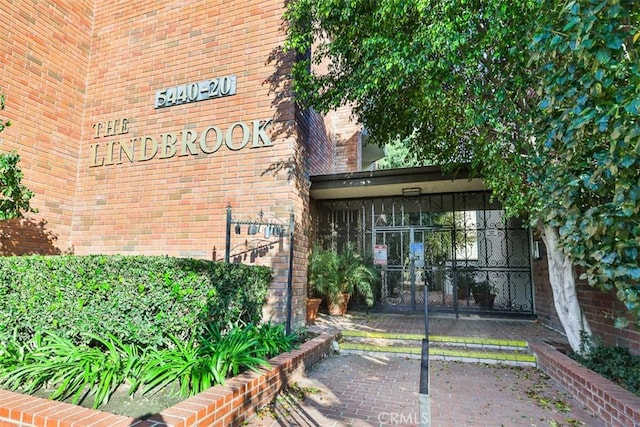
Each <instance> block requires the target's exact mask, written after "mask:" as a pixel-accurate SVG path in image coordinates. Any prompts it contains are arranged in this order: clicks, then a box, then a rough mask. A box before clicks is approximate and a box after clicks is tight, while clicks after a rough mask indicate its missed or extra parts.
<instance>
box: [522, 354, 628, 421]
mask: <svg viewBox="0 0 640 427" xmlns="http://www.w3.org/2000/svg"><path fill="white" fill-rule="evenodd" d="M530 346H531V350H532V351H533V352H534V354H535V355H536V357H537V358H538V368H539V369H541V370H542V371H543V372H544V373H546V374H547V375H549V376H550V377H551V378H552V379H554V380H555V381H557V382H558V383H560V384H561V386H562V387H563V388H564V389H565V390H567V392H569V393H570V394H571V395H572V396H573V397H574V398H575V399H576V400H577V401H578V402H580V403H581V404H582V405H584V407H585V408H587V410H589V411H591V412H592V413H593V414H594V415H595V416H597V417H598V418H600V419H601V420H603V421H604V422H605V424H606V425H607V426H610V427H618V426H621V427H640V397H637V396H635V395H634V394H633V393H631V392H629V391H627V390H625V389H623V388H622V387H620V386H618V385H617V384H615V383H613V382H612V381H609V380H608V379H606V378H604V377H602V376H601V375H598V374H597V373H595V372H593V371H591V370H590V369H587V368H585V367H584V366H582V365H580V364H579V363H578V362H576V361H575V360H573V359H571V358H569V357H568V356H565V355H564V354H562V353H560V352H559V351H557V350H556V349H554V348H553V347H551V346H550V345H548V344H543V343H531V344H530Z"/></svg>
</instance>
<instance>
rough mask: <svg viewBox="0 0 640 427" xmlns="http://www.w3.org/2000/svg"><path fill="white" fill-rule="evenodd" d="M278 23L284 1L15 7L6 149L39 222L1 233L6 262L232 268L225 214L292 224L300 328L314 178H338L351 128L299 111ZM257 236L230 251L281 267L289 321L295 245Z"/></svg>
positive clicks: (7, 72) (275, 294)
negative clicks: (195, 263) (100, 260)
mask: <svg viewBox="0 0 640 427" xmlns="http://www.w3.org/2000/svg"><path fill="white" fill-rule="evenodd" d="M282 12H283V2H282V1H279V0H272V1H269V0H267V1H260V2H252V1H235V2H233V4H231V3H229V2H223V1H189V2H182V1H180V2H177V1H174V0H164V1H156V0H153V1H136V2H129V1H101V0H99V1H95V2H94V1H47V2H33V1H18V2H10V3H5V4H3V5H2V6H1V7H0V25H2V28H3V31H2V34H0V43H2V45H3V49H2V50H1V51H0V89H1V90H2V92H4V93H5V94H6V95H7V102H6V109H5V111H4V112H3V113H4V114H3V115H4V117H5V118H7V119H10V120H11V121H12V122H13V124H12V126H10V127H8V128H7V129H6V130H5V132H3V133H2V135H0V137H1V138H2V149H3V150H13V149H15V150H17V151H18V152H19V154H20V155H21V157H22V160H21V168H22V170H23V172H24V175H25V178H24V183H25V184H26V185H27V186H28V187H29V188H30V189H31V190H32V191H33V192H34V193H35V197H34V199H33V201H32V205H33V206H34V207H35V208H37V209H38V211H39V212H38V213H37V214H30V215H28V217H27V218H25V219H22V220H19V221H10V222H8V223H6V224H4V225H3V227H2V235H1V236H0V239H1V240H0V242H1V244H2V252H3V253H4V254H29V253H45V254H60V253H67V252H68V253H75V254H79V255H82V254H90V253H103V254H115V253H120V254H148V255H152V254H155V255H157V254H166V255H170V256H178V257H197V258H208V259H216V260H221V259H223V257H224V251H225V227H226V208H227V206H231V207H232V211H233V215H234V217H235V218H240V219H247V220H251V221H252V220H255V221H259V220H260V217H259V215H260V213H261V212H262V214H263V217H262V218H263V220H264V221H272V222H282V223H283V224H287V223H288V222H287V220H288V218H289V215H290V213H293V214H294V218H295V221H296V228H295V230H296V236H295V237H296V238H295V242H296V244H295V251H294V262H293V266H294V268H293V270H294V271H293V283H294V300H293V312H294V315H295V321H296V322H297V323H300V322H301V318H302V317H303V315H304V304H303V302H304V298H305V296H306V290H305V286H306V285H305V282H306V280H305V279H306V275H305V272H306V256H307V246H308V242H307V240H308V232H307V230H308V227H309V220H308V212H309V194H308V189H309V179H308V176H309V171H308V169H309V168H310V169H312V170H315V171H317V172H322V173H331V172H334V171H335V170H336V167H337V166H336V161H337V160H336V159H337V156H335V155H334V154H333V151H335V150H334V147H335V141H336V138H339V136H335V135H331V134H330V132H331V131H332V130H333V129H334V128H335V120H340V118H339V117H338V118H337V119H336V118H333V117H327V118H326V120H325V118H322V117H318V116H315V115H311V114H310V113H308V112H307V113H306V118H305V117H304V116H305V114H303V112H299V114H296V111H295V109H294V107H293V106H292V104H291V103H290V102H289V98H288V94H287V91H286V89H287V81H286V79H283V78H282V77H283V76H286V75H287V67H288V61H287V58H283V57H281V56H280V55H279V54H278V51H277V49H276V47H277V46H279V45H280V44H281V42H282V40H283V38H284V33H283V31H282ZM157 107H159V108H157ZM325 123H331V126H326V125H325ZM301 129H304V130H305V131H304V132H300V130H301ZM351 136H352V137H353V138H355V139H357V138H358V136H357V131H355V130H354V133H353V134H352V135H351ZM311 140H313V143H311V142H310V141H311ZM342 145H344V144H342ZM313 150H318V154H317V155H310V153H311V152H312V151H313ZM347 151H348V149H347ZM307 158H309V159H316V160H313V161H312V162H309V163H305V160H304V159H307ZM338 169H340V167H338ZM247 240H250V239H248V238H247V236H246V233H245V232H244V230H243V234H242V235H241V236H236V235H234V236H232V250H234V251H236V252H238V251H240V252H245V253H246V252H249V253H250V254H251V255H252V260H253V261H254V262H255V263H257V264H266V265H270V266H272V267H273V268H274V272H275V276H276V278H275V280H274V283H273V286H272V289H271V292H270V302H269V304H268V307H269V310H270V313H268V314H269V315H276V316H277V315H281V313H282V310H283V304H282V303H281V301H282V299H283V298H282V296H283V295H284V292H285V290H286V286H285V285H286V277H287V269H288V247H287V245H288V241H287V239H285V238H282V239H277V238H274V237H271V238H270V239H269V242H268V243H269V244H268V245H267V249H266V250H264V247H263V248H261V249H262V250H260V251H257V252H256V251H255V247H254V245H259V243H254V242H252V241H249V242H248V243H246V242H247ZM263 240H264V238H263ZM245 243H246V244H245ZM243 244H244V247H243ZM263 246H264V245H263Z"/></svg>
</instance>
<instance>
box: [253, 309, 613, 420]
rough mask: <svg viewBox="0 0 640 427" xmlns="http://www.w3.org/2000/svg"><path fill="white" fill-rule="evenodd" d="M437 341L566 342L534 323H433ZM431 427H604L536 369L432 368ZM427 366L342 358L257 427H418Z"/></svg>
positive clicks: (355, 323) (420, 324) (287, 396)
mask: <svg viewBox="0 0 640 427" xmlns="http://www.w3.org/2000/svg"><path fill="white" fill-rule="evenodd" d="M332 328H340V329H356V330H369V331H381V332H407V333H424V319H423V317H422V316H416V315H387V314H374V315H362V314H356V315H351V316H346V317H344V318H335V317H324V316H323V317H321V318H320V319H319V321H318V322H317V326H316V327H313V329H316V330H326V329H332ZM429 328H430V333H431V334H432V335H458V336H476V337H486V338H505V339H507V338H508V339H526V340H528V341H533V340H547V341H555V342H564V341H565V340H564V337H563V336H562V335H560V334H558V333H556V332H554V331H550V330H548V329H546V328H544V327H543V326H541V325H539V324H536V323H534V322H530V321H504V320H482V319H477V318H461V319H455V318H440V317H439V318H432V319H430V326H429ZM429 372H430V408H431V424H430V425H431V426H434V427H436V426H437V427H458V426H472V427H475V426H487V427H497V426H530V427H531V426H553V427H562V426H566V427H573V426H590V427H591V426H593V427H599V426H602V425H603V424H602V423H601V422H600V421H599V420H597V419H595V418H593V417H591V416H590V415H589V414H588V413H587V412H585V411H584V410H583V409H582V408H581V407H580V406H579V405H578V404H577V403H576V402H575V401H573V400H572V399H571V397H570V396H568V395H567V394H565V393H563V392H562V391H561V390H560V389H559V388H558V387H557V386H556V385H555V384H554V383H553V382H552V381H551V380H550V379H548V378H547V377H546V376H545V375H544V374H542V373H541V372H539V371H538V370H536V369H534V368H521V367H507V366H501V365H486V364H476V363H461V362H446V361H431V362H430V365H429ZM419 376H420V361H419V360H415V359H407V358H403V357H387V356H366V355H341V354H335V355H333V356H331V357H329V358H328V359H326V360H325V361H323V362H322V363H320V364H319V365H317V366H316V367H315V368H314V369H312V370H311V372H309V373H308V375H307V376H306V377H305V378H302V379H301V380H300V381H299V382H298V383H297V384H296V386H295V387H293V388H292V389H291V390H290V392H288V393H284V394H282V395H281V396H280V397H279V398H278V399H277V401H276V403H275V404H274V405H272V407H270V408H268V409H265V410H264V411H262V412H261V413H260V414H259V416H256V417H254V418H253V419H251V420H250V422H249V423H248V424H247V425H249V426H253V427H257V426H322V427H324V426H417V425H420V416H421V415H420V406H419V394H418V390H419Z"/></svg>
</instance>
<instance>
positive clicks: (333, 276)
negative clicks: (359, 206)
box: [309, 244, 376, 315]
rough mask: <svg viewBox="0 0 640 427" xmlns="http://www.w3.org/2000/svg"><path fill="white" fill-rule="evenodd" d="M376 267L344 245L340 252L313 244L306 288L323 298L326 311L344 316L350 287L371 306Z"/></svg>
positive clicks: (350, 290) (350, 292)
mask: <svg viewBox="0 0 640 427" xmlns="http://www.w3.org/2000/svg"><path fill="white" fill-rule="evenodd" d="M375 278H376V270H375V269H374V267H373V266H371V265H368V264H367V263H365V261H364V260H363V259H362V257H361V256H360V255H359V254H358V253H356V252H355V251H354V249H353V246H352V245H350V244H348V245H346V247H345V248H344V250H343V251H341V252H340V253H338V252H336V251H333V250H323V249H322V248H320V247H319V246H314V248H313V249H312V252H311V255H310V262H309V288H310V290H311V291H312V292H313V293H314V294H315V295H317V296H321V297H323V298H325V300H326V301H327V307H328V309H329V314H331V315H344V313H345V312H346V309H347V304H348V303H349V299H350V297H351V294H352V293H353V292H354V290H357V291H358V292H359V293H360V294H361V295H362V296H363V297H364V300H365V303H366V304H367V306H369V307H371V306H372V305H373V289H372V284H373V282H374V281H375Z"/></svg>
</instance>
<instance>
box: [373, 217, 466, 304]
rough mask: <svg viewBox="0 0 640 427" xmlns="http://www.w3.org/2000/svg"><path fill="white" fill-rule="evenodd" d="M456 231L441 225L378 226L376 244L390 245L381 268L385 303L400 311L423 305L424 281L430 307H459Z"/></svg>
mask: <svg viewBox="0 0 640 427" xmlns="http://www.w3.org/2000/svg"><path fill="white" fill-rule="evenodd" d="M454 236H455V235H454V232H453V230H452V229H442V228H423V227H408V228H395V227H394V228H378V229H376V236H375V237H376V238H375V240H376V241H375V244H376V245H386V246H387V265H386V267H383V270H382V302H383V304H384V305H386V306H388V307H393V308H396V309H399V310H418V309H420V308H421V307H422V306H423V304H424V298H425V283H426V284H427V285H428V302H429V305H430V306H434V307H447V308H456V307H457V298H454V294H455V293H456V292H455V291H456V289H455V283H454V280H453V277H454V275H453V271H454V269H455V256H454V255H455V254H454V251H453V248H454V247H455V242H454Z"/></svg>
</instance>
